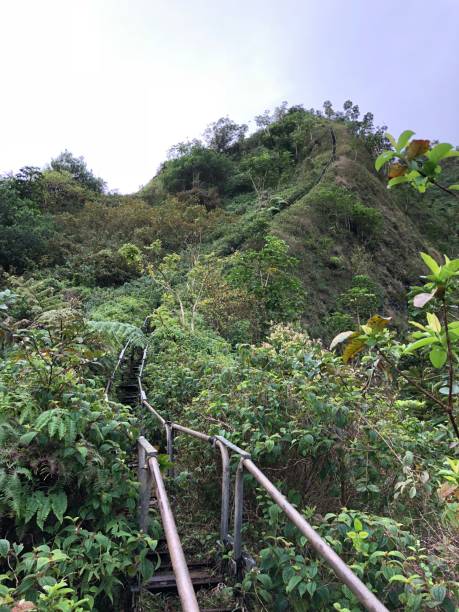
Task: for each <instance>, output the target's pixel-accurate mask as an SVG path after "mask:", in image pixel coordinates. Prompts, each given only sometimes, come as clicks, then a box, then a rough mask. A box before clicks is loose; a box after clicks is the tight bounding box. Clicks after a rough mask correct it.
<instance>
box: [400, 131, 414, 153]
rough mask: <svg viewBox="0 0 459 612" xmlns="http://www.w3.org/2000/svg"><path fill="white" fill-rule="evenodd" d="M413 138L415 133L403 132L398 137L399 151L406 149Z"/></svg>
mask: <svg viewBox="0 0 459 612" xmlns="http://www.w3.org/2000/svg"><path fill="white" fill-rule="evenodd" d="M411 136H414V132H413V131H412V130H405V131H404V132H402V133H401V134H400V136H399V137H398V141H397V147H396V148H397V149H398V150H399V151H401V150H402V149H404V148H405V147H406V145H407V144H408V141H409V140H410V138H411Z"/></svg>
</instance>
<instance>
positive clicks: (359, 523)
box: [354, 518, 363, 531]
mask: <svg viewBox="0 0 459 612" xmlns="http://www.w3.org/2000/svg"><path fill="white" fill-rule="evenodd" d="M354 529H355V530H356V531H362V529H363V525H362V521H361V520H360V519H358V518H355V519H354Z"/></svg>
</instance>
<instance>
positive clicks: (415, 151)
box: [406, 140, 430, 160]
mask: <svg viewBox="0 0 459 612" xmlns="http://www.w3.org/2000/svg"><path fill="white" fill-rule="evenodd" d="M429 146H430V140H412V141H411V142H410V144H409V146H408V147H407V149H406V158H407V159H408V160H412V159H415V158H416V157H419V156H420V155H424V153H426V152H427V151H428V150H429Z"/></svg>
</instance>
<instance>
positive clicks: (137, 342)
mask: <svg viewBox="0 0 459 612" xmlns="http://www.w3.org/2000/svg"><path fill="white" fill-rule="evenodd" d="M88 327H89V329H90V330H92V331H95V332H96V333H98V334H100V335H101V336H102V337H104V338H105V339H106V340H108V341H109V342H110V343H111V344H113V346H115V347H119V346H120V345H121V344H123V343H126V342H127V341H128V340H130V342H131V344H132V345H133V346H136V347H140V348H143V347H145V345H146V342H147V338H146V336H145V334H144V333H143V332H142V330H141V329H140V328H139V327H137V326H136V325H131V324H130V323H120V322H119V321H88Z"/></svg>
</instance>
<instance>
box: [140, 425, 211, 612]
mask: <svg viewBox="0 0 459 612" xmlns="http://www.w3.org/2000/svg"><path fill="white" fill-rule="evenodd" d="M157 455H158V451H157V450H156V449H155V447H154V446H152V445H151V444H150V443H149V442H148V441H147V440H146V439H145V438H144V437H143V436H141V437H140V438H139V440H138V458H139V480H140V487H141V489H140V510H139V522H140V526H141V529H142V530H144V531H146V530H147V528H148V508H149V504H150V496H151V485H152V484H153V486H154V487H155V490H156V498H157V500H158V505H159V511H160V514H161V520H162V523H163V527H164V534H165V536H166V541H167V548H168V550H169V554H170V557H171V563H172V569H173V570H174V575H175V582H176V584H177V590H178V594H179V597H180V602H181V604H182V609H183V610H184V611H185V612H199V606H198V602H197V600H196V594H195V592H194V587H193V583H192V582H191V577H190V572H189V570H188V566H187V563H186V560H185V555H184V553H183V548H182V544H181V542H180V538H179V535H178V532H177V526H176V524H175V520H174V515H173V513H172V510H171V506H170V503H169V499H168V497H167V493H166V487H165V486H164V481H163V477H162V475H161V470H160V467H159V463H158V459H157Z"/></svg>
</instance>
